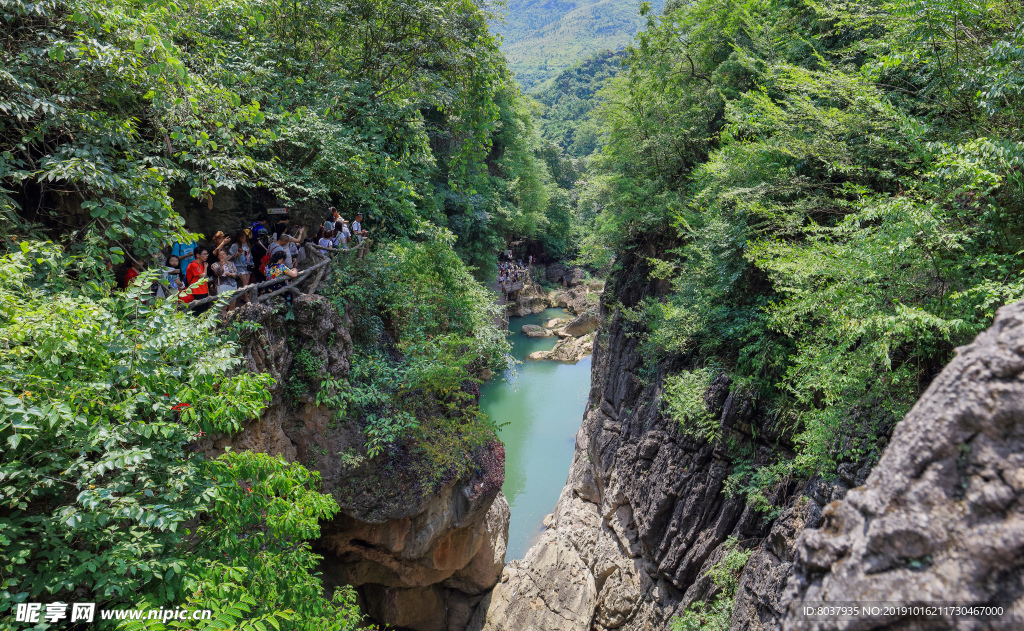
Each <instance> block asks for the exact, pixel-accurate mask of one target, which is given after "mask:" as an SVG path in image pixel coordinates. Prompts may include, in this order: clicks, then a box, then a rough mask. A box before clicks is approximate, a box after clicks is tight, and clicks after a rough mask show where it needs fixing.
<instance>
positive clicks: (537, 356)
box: [526, 351, 551, 361]
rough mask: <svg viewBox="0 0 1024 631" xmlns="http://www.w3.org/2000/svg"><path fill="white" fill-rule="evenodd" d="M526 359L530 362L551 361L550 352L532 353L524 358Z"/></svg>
mask: <svg viewBox="0 0 1024 631" xmlns="http://www.w3.org/2000/svg"><path fill="white" fill-rule="evenodd" d="M526 359H529V360H531V361H541V360H544V359H551V351H534V352H532V353H530V354H529V355H527V356H526Z"/></svg>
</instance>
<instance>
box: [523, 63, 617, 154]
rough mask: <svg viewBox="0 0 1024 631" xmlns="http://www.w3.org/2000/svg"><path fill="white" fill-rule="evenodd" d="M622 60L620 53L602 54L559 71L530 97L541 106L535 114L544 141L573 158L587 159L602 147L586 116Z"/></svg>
mask: <svg viewBox="0 0 1024 631" xmlns="http://www.w3.org/2000/svg"><path fill="white" fill-rule="evenodd" d="M624 59H625V56H624V55H623V53H621V52H615V51H611V50H606V51H602V52H600V53H597V54H596V55H593V56H591V57H588V58H587V59H584V60H583V61H581V62H579V63H577V64H575V65H574V66H572V67H570V68H568V69H566V70H563V71H562V72H561V73H559V74H558V76H557V77H555V78H554V79H553V80H551V81H549V82H548V83H547V84H545V86H544V88H543V89H542V90H540V91H539V92H536V93H535V94H534V98H535V99H536V100H537V101H538V102H539V103H541V105H542V106H543V107H541V108H540V109H539V111H538V112H537V114H538V119H539V123H540V129H541V136H542V137H543V138H544V140H547V141H549V142H552V143H554V144H556V145H558V146H559V147H561V148H562V150H563V151H564V152H565V154H567V155H569V156H572V157H575V158H582V157H585V156H588V155H590V154H592V153H593V152H594V151H596V150H597V149H598V148H599V147H600V146H601V145H602V139H601V137H600V136H599V132H600V128H599V126H598V123H597V121H596V120H595V119H594V118H593V117H592V116H590V113H591V112H592V111H593V110H594V108H595V107H597V104H598V103H599V102H600V100H601V99H600V97H599V96H598V94H599V92H600V91H601V89H602V88H603V87H604V86H605V84H606V83H608V80H609V79H611V78H612V77H614V76H615V75H617V74H618V72H619V68H620V67H621V65H622V63H623V61H624Z"/></svg>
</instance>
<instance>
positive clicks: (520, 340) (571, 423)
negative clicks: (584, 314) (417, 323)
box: [480, 309, 590, 563]
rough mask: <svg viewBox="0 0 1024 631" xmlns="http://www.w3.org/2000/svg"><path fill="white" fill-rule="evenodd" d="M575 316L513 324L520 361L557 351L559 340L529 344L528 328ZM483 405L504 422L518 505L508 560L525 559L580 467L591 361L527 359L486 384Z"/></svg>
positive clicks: (508, 478)
mask: <svg viewBox="0 0 1024 631" xmlns="http://www.w3.org/2000/svg"><path fill="white" fill-rule="evenodd" d="M559 317H561V318H564V317H572V316H570V315H569V313H568V312H566V311H565V310H564V309H547V310H545V311H544V312H543V313H539V314H536V315H532V316H527V317H525V318H509V330H510V331H511V332H512V333H513V335H512V336H511V337H510V340H511V341H512V355H513V356H514V357H515V358H516V359H518V360H524V359H525V358H526V356H527V355H529V354H530V353H532V352H534V351H549V350H551V349H552V348H553V347H554V345H555V342H556V341H557V340H558V338H557V337H546V338H529V337H526V336H525V335H523V334H522V326H523V325H524V324H538V325H543V324H544V322H545V321H547V320H549V319H551V318H559ZM480 390H481V397H480V407H481V408H482V409H483V411H484V412H486V413H487V414H488V415H489V416H490V417H491V418H492V419H494V421H495V422H497V423H498V424H502V423H504V424H505V425H504V427H502V428H501V432H500V433H499V436H500V438H501V440H502V442H503V443H505V484H504V486H502V491H504V493H505V497H507V498H508V503H509V505H510V506H511V507H512V522H511V524H510V525H509V532H508V552H507V553H506V555H505V562H506V563H507V562H509V561H511V560H513V559H521V558H522V557H523V555H524V554H525V553H526V550H527V549H528V548H529V547H530V544H531V542H532V541H533V540H534V539H535V538H536V537H537V535H539V534H540V532H541V531H542V530H543V526H542V524H541V522H542V520H543V519H544V516H545V515H547V514H548V513H550V512H552V511H553V510H554V508H555V502H556V501H557V500H558V494H559V493H561V492H562V487H563V486H564V485H565V478H566V476H567V475H568V473H569V465H570V464H571V463H572V454H573V451H574V449H575V445H576V430H578V429H579V427H580V422H581V421H582V420H583V409H584V407H586V403H587V395H588V393H589V392H590V358H589V357H587V358H586V359H584V360H582V361H580V362H579V363H577V364H575V365H571V364H565V363H561V362H552V361H523V363H522V364H519V365H518V366H516V369H515V370H513V371H508V372H506V373H505V374H504V375H501V376H498V375H496V376H495V377H493V378H492V379H491V380H490V381H488V382H487V383H486V384H484V385H483V386H481V388H480Z"/></svg>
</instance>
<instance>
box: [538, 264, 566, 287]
mask: <svg viewBox="0 0 1024 631" xmlns="http://www.w3.org/2000/svg"><path fill="white" fill-rule="evenodd" d="M567 271H569V268H568V267H566V266H565V265H563V264H561V263H551V264H550V265H548V266H547V269H545V270H544V278H546V279H547V281H548V282H549V283H560V282H562V279H563V278H564V277H565V273H566V272H567Z"/></svg>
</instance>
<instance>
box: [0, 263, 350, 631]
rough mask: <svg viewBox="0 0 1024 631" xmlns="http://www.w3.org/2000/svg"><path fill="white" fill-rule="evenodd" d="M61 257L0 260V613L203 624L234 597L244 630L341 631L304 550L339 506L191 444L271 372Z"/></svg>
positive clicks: (276, 461) (240, 417)
mask: <svg viewBox="0 0 1024 631" xmlns="http://www.w3.org/2000/svg"><path fill="white" fill-rule="evenodd" d="M67 263H68V261H67V259H66V257H65V255H64V254H63V252H61V251H60V250H59V249H57V248H55V247H53V246H49V245H44V244H38V246H37V245H30V244H28V243H24V244H23V245H22V251H19V252H17V253H13V254H9V255H6V256H4V257H2V258H0V273H2V274H3V277H4V279H5V282H4V283H3V284H2V285H0V339H2V341H3V344H2V350H0V396H2V397H3V403H4V405H3V409H2V411H0V440H2V441H3V449H2V451H0V550H2V555H0V556H2V564H0V596H2V598H0V607H2V609H0V613H3V614H4V615H5V617H6V615H8V613H9V611H8V610H9V608H10V607H12V606H13V605H14V603H18V602H24V601H26V600H29V601H36V602H39V601H40V600H42V601H44V602H52V601H56V600H61V599H63V600H65V601H66V602H70V600H71V599H72V596H73V595H74V597H75V599H76V600H92V601H93V602H97V603H99V606H100V607H102V608H105V607H111V606H121V607H124V606H136V607H154V608H155V607H158V606H168V605H173V604H184V605H185V606H188V607H190V608H191V607H196V608H204V609H205V608H209V609H213V610H215V612H216V613H217V616H216V617H215V619H214V620H210V621H206V622H205V623H206V624H210V625H213V627H214V628H216V624H217V622H218V621H223V620H225V618H227V619H228V621H229V622H235V621H236V620H233V619H232V615H234V616H235V618H237V617H240V616H239V615H238V612H234V614H233V613H232V611H231V608H232V606H233V605H234V604H235V603H241V604H242V606H243V607H248V614H249V615H248V616H246V617H248V618H250V622H257V621H259V620H267V619H269V618H273V624H274V626H276V627H280V626H284V627H286V628H295V629H313V628H326V627H328V626H330V627H331V628H338V626H339V625H343V626H345V628H354V626H353V625H355V623H356V622H358V615H357V614H356V611H355V610H354V609H353V607H354V603H353V602H352V601H351V597H350V596H349V595H348V594H347V593H345V592H339V594H338V600H336V601H335V602H333V603H332V602H329V601H326V600H324V598H323V596H322V595H321V593H322V586H321V585H320V581H319V579H318V578H316V577H315V576H314V574H313V570H314V568H315V566H316V562H317V557H316V556H315V555H313V554H312V552H311V551H310V548H309V543H308V541H309V540H311V539H315V538H316V537H317V536H318V534H319V526H318V522H317V520H318V519H319V518H326V517H329V516H331V515H333V514H334V513H336V512H337V510H338V507H337V505H336V504H335V503H334V500H333V499H331V498H330V497H329V496H326V495H322V494H320V493H319V492H318V491H317V486H318V478H317V476H316V474H311V473H309V472H308V471H306V470H305V469H303V468H302V467H301V466H298V465H289V464H286V463H285V462H284V461H282V460H281V459H280V458H271V457H269V456H266V455H263V454H232V453H228V454H225V455H223V456H221V457H219V458H217V459H215V460H207V459H204V458H203V456H202V455H201V454H199V453H197V452H196V451H195V449H194V447H193V446H192V445H193V443H194V442H195V441H197V440H199V439H200V438H201V437H202V436H203V435H204V434H205V433H212V432H233V431H237V430H238V429H239V428H240V427H241V424H242V423H243V422H245V421H248V420H250V419H252V418H255V417H256V416H257V415H258V414H259V413H260V411H261V410H262V408H263V407H264V406H265V405H266V403H267V401H266V388H267V386H268V385H269V379H270V378H269V376H267V375H263V374H250V373H246V372H238V371H235V370H233V369H234V368H235V367H236V366H237V364H238V362H239V358H238V356H237V355H238V349H237V347H236V345H235V344H234V343H233V342H232V341H231V340H230V339H229V337H226V336H225V335H224V334H220V333H218V332H217V330H216V328H215V326H216V321H215V320H214V319H213V317H212V312H210V313H208V315H207V316H204V317H201V318H196V317H192V316H190V315H188V314H186V313H183V312H181V311H180V310H177V309H175V307H174V305H173V304H172V303H169V302H165V303H161V304H159V305H157V306H155V307H152V306H148V305H146V303H145V302H144V301H143V300H141V299H140V296H141V293H142V286H141V285H136V286H135V287H134V288H133V289H131V290H129V291H127V292H124V293H118V294H114V295H110V294H109V292H108V291H106V288H105V287H102V286H98V285H93V284H89V285H86V286H81V285H79V284H78V283H77V282H76V281H75V280H73V279H71V278H69V277H68V276H67V271H68V265H67ZM84 596H88V597H87V598H84ZM190 623H191V624H193V625H194V624H195V623H194V622H191V621H190Z"/></svg>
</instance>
